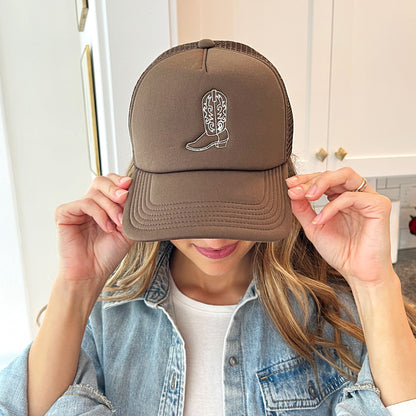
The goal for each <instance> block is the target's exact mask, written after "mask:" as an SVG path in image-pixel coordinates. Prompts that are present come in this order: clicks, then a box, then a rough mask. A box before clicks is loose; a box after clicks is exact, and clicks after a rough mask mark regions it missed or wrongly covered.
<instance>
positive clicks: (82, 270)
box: [55, 174, 134, 294]
mask: <svg viewBox="0 0 416 416" xmlns="http://www.w3.org/2000/svg"><path fill="white" fill-rule="evenodd" d="M130 184H131V178H128V177H121V176H118V175H116V174H109V175H107V176H106V177H104V176H99V177H96V178H95V179H94V181H93V182H92V184H91V186H90V188H89V189H88V191H87V193H86V194H85V196H84V198H82V199H80V200H78V201H75V202H70V203H68V204H64V205H61V206H59V207H58V208H57V209H56V212H55V222H56V226H57V232H58V252H59V272H58V279H63V280H65V282H81V281H83V282H85V281H88V283H91V284H92V286H93V287H94V288H95V290H96V292H97V294H98V293H100V292H101V290H102V288H103V287H104V284H105V282H106V280H107V279H108V277H109V276H110V274H111V273H112V272H113V271H114V269H115V268H116V266H117V265H118V264H119V263H120V261H121V260H122V259H123V257H124V256H125V255H126V253H127V252H128V250H129V248H130V247H131V246H132V245H133V243H134V242H133V241H132V240H130V239H128V238H127V237H126V236H125V235H124V233H123V230H122V226H121V220H122V214H123V208H124V203H125V202H126V198H127V194H128V188H129V186H130Z"/></svg>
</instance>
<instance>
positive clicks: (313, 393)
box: [308, 381, 318, 399]
mask: <svg viewBox="0 0 416 416" xmlns="http://www.w3.org/2000/svg"><path fill="white" fill-rule="evenodd" d="M308 385H309V387H308V393H309V394H310V396H311V398H312V399H314V398H315V397H316V396H317V395H318V392H317V391H316V388H315V386H314V385H313V383H312V382H311V381H310V382H309V383H308Z"/></svg>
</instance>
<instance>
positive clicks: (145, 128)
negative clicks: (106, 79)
mask: <svg viewBox="0 0 416 416" xmlns="http://www.w3.org/2000/svg"><path fill="white" fill-rule="evenodd" d="M129 131H130V138H131V142H132V147H133V164H134V173H133V175H132V177H133V181H132V184H131V186H130V190H129V195H128V198H127V202H126V205H125V209H124V216H123V229H124V232H125V234H126V235H127V236H128V237H129V238H131V239H133V240H136V241H162V240H173V239H182V238H224V239H233V240H248V241H275V240H279V239H281V238H283V237H286V236H287V235H288V233H289V231H290V227H291V216H292V214H291V205H290V200H289V197H288V195H287V186H286V183H285V178H287V177H288V167H287V161H288V159H289V157H290V155H291V151H292V136H293V118H292V110H291V107H290V103H289V99H288V96H287V93H286V89H285V86H284V84H283V81H282V78H281V77H280V75H279V73H278V72H277V70H276V68H275V67H274V66H273V64H272V63H271V62H269V61H268V60H267V59H266V58H265V57H264V56H262V55H261V54H260V53H258V52H256V51H255V50H254V49H252V48H250V47H249V46H247V45H244V44H241V43H237V42H234V41H223V40H215V41H214V40H210V39H203V40H201V41H199V42H192V43H187V44H183V45H179V46H176V47H174V48H171V49H169V50H168V51H166V52H164V53H163V54H162V55H160V56H159V57H158V58H157V59H156V60H155V61H153V63H152V64H151V65H150V66H149V67H148V68H147V69H146V71H145V72H144V73H143V74H142V75H141V77H140V79H139V80H138V82H137V84H136V86H135V88H134V91H133V96H132V99H131V103H130V112H129Z"/></svg>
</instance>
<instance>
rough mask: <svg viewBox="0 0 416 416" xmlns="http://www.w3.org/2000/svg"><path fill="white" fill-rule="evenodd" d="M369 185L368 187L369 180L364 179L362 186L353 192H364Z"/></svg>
mask: <svg viewBox="0 0 416 416" xmlns="http://www.w3.org/2000/svg"><path fill="white" fill-rule="evenodd" d="M367 185H368V182H367V179H365V178H363V181H362V182H361V184H360V186H359V187H358V188H356V189H354V190H353V191H352V192H363V191H364V189H365V188H366V187H367Z"/></svg>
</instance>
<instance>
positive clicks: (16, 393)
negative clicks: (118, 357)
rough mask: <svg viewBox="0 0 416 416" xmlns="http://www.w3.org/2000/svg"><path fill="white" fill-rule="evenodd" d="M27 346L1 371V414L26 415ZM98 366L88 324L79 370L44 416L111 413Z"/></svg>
mask: <svg viewBox="0 0 416 416" xmlns="http://www.w3.org/2000/svg"><path fill="white" fill-rule="evenodd" d="M29 350H30V345H29V346H28V347H26V349H25V350H24V352H23V353H22V354H21V355H20V356H19V357H17V358H16V359H15V360H14V361H12V362H11V363H10V364H9V366H8V367H6V368H5V369H4V370H3V371H1V372H0V415H1V416H16V415H19V416H25V415H27V414H28V409H27V358H28V354H29ZM101 374H102V371H101V366H100V364H99V359H98V354H97V350H96V348H95V342H94V338H93V335H92V332H91V331H90V329H89V327H88V326H87V329H86V331H85V335H84V339H83V341H82V349H81V352H80V356H79V361H78V369H77V373H76V376H75V379H74V382H73V384H72V385H70V386H69V387H68V389H67V390H66V391H65V393H64V394H63V395H62V396H61V397H60V398H59V399H58V400H57V401H56V402H55V403H54V404H53V405H52V406H51V408H50V409H49V410H48V412H47V413H46V416H57V415H59V416H62V415H65V416H80V415H88V416H94V415H99V416H107V415H112V414H113V413H114V411H115V410H114V407H113V405H112V404H111V402H110V401H109V400H108V399H107V398H106V397H105V396H104V394H103V393H102V386H100V387H99V384H101Z"/></svg>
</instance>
